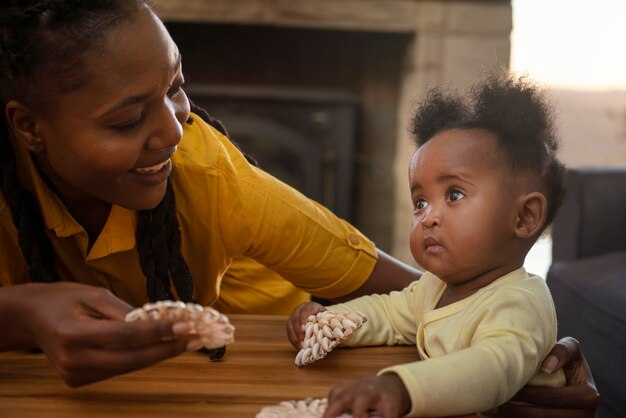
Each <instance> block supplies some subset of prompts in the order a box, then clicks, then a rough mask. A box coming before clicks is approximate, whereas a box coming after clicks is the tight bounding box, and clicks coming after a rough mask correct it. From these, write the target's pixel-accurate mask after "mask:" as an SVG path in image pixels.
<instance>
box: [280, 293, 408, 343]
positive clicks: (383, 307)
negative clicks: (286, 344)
mask: <svg viewBox="0 0 626 418" xmlns="http://www.w3.org/2000/svg"><path fill="white" fill-rule="evenodd" d="M418 286H419V282H415V283H413V284H411V285H410V286H409V287H407V288H406V289H404V290H402V291H399V292H391V293H390V294H388V295H370V296H362V297H360V298H357V299H353V300H351V301H349V302H346V303H342V304H338V305H331V306H327V307H324V306H322V305H320V304H318V303H315V302H306V303H303V304H301V305H298V306H297V307H296V309H294V311H293V313H292V314H291V317H290V318H289V320H288V321H287V337H288V338H289V341H290V342H291V345H293V346H294V347H295V348H296V349H299V348H300V343H301V342H302V340H303V338H304V329H305V325H306V323H307V318H308V317H309V315H315V314H316V313H318V312H321V311H324V310H330V311H337V312H338V311H354V312H361V313H363V314H364V315H365V316H366V317H367V322H366V323H365V324H363V326H362V327H361V328H359V330H358V331H357V332H355V333H354V334H352V335H351V336H350V338H348V339H346V340H344V341H343V342H342V343H341V344H342V345H344V346H359V345H370V346H371V345H396V344H406V345H411V344H415V333H416V330H417V324H416V314H415V312H414V309H415V306H414V304H415V297H414V292H415V291H416V289H417V288H418Z"/></svg>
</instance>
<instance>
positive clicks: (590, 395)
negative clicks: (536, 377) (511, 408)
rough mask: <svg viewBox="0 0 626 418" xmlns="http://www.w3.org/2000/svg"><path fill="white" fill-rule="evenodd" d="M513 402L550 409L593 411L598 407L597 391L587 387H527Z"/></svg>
mask: <svg viewBox="0 0 626 418" xmlns="http://www.w3.org/2000/svg"><path fill="white" fill-rule="evenodd" d="M513 400H515V401H520V402H527V403H532V404H534V405H536V406H540V407H549V408H567V409H572V408H581V409H593V408H595V407H596V406H597V405H598V397H597V391H596V390H595V388H593V389H592V388H589V387H588V386H586V385H583V386H565V387H561V388H552V387H546V386H525V387H524V388H522V389H521V390H520V391H519V392H518V393H517V394H516V395H515V396H514V397H513Z"/></svg>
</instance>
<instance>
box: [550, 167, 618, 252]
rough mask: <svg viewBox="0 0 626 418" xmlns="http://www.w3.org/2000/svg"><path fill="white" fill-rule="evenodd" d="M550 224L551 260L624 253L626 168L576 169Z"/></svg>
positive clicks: (572, 171)
mask: <svg viewBox="0 0 626 418" xmlns="http://www.w3.org/2000/svg"><path fill="white" fill-rule="evenodd" d="M566 187H567V194H566V196H565V201H564V202H563V206H562V208H561V210H560V211H559V213H558V215H557V217H556V219H555V221H554V225H553V234H552V239H553V241H554V244H553V247H552V248H553V251H552V259H553V260H554V261H561V260H568V259H569V260H572V259H578V258H585V257H593V256H597V255H601V254H607V253H610V252H618V251H626V232H625V231H626V167H602V168H591V167H590V168H580V169H577V170H570V171H568V172H567V177H566Z"/></svg>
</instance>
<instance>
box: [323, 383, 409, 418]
mask: <svg viewBox="0 0 626 418" xmlns="http://www.w3.org/2000/svg"><path fill="white" fill-rule="evenodd" d="M410 406H411V399H410V398H409V393H408V392H407V390H406V388H405V387H404V384H403V383H402V380H400V378H399V377H398V375H396V374H393V373H389V374H383V375H381V376H372V377H368V378H366V379H361V380H357V381H353V382H345V383H340V384H339V385H337V386H335V387H334V388H332V389H331V391H330V393H329V394H328V408H327V409H326V412H325V413H324V418H334V417H336V416H338V415H341V414H342V413H343V412H346V411H350V412H351V413H352V416H353V417H354V418H365V417H368V416H369V414H368V411H378V413H379V414H382V415H383V417H384V418H397V417H399V416H401V415H404V414H406V413H407V412H408V410H409V407H410Z"/></svg>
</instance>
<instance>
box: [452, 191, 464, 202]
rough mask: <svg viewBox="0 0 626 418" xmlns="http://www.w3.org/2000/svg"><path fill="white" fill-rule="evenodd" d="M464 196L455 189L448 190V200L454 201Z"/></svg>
mask: <svg viewBox="0 0 626 418" xmlns="http://www.w3.org/2000/svg"><path fill="white" fill-rule="evenodd" d="M464 197H465V195H464V194H463V192H460V191H458V190H456V189H452V190H450V191H449V192H448V200H449V201H450V202H456V201H457V200H461V199H463V198H464Z"/></svg>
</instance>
